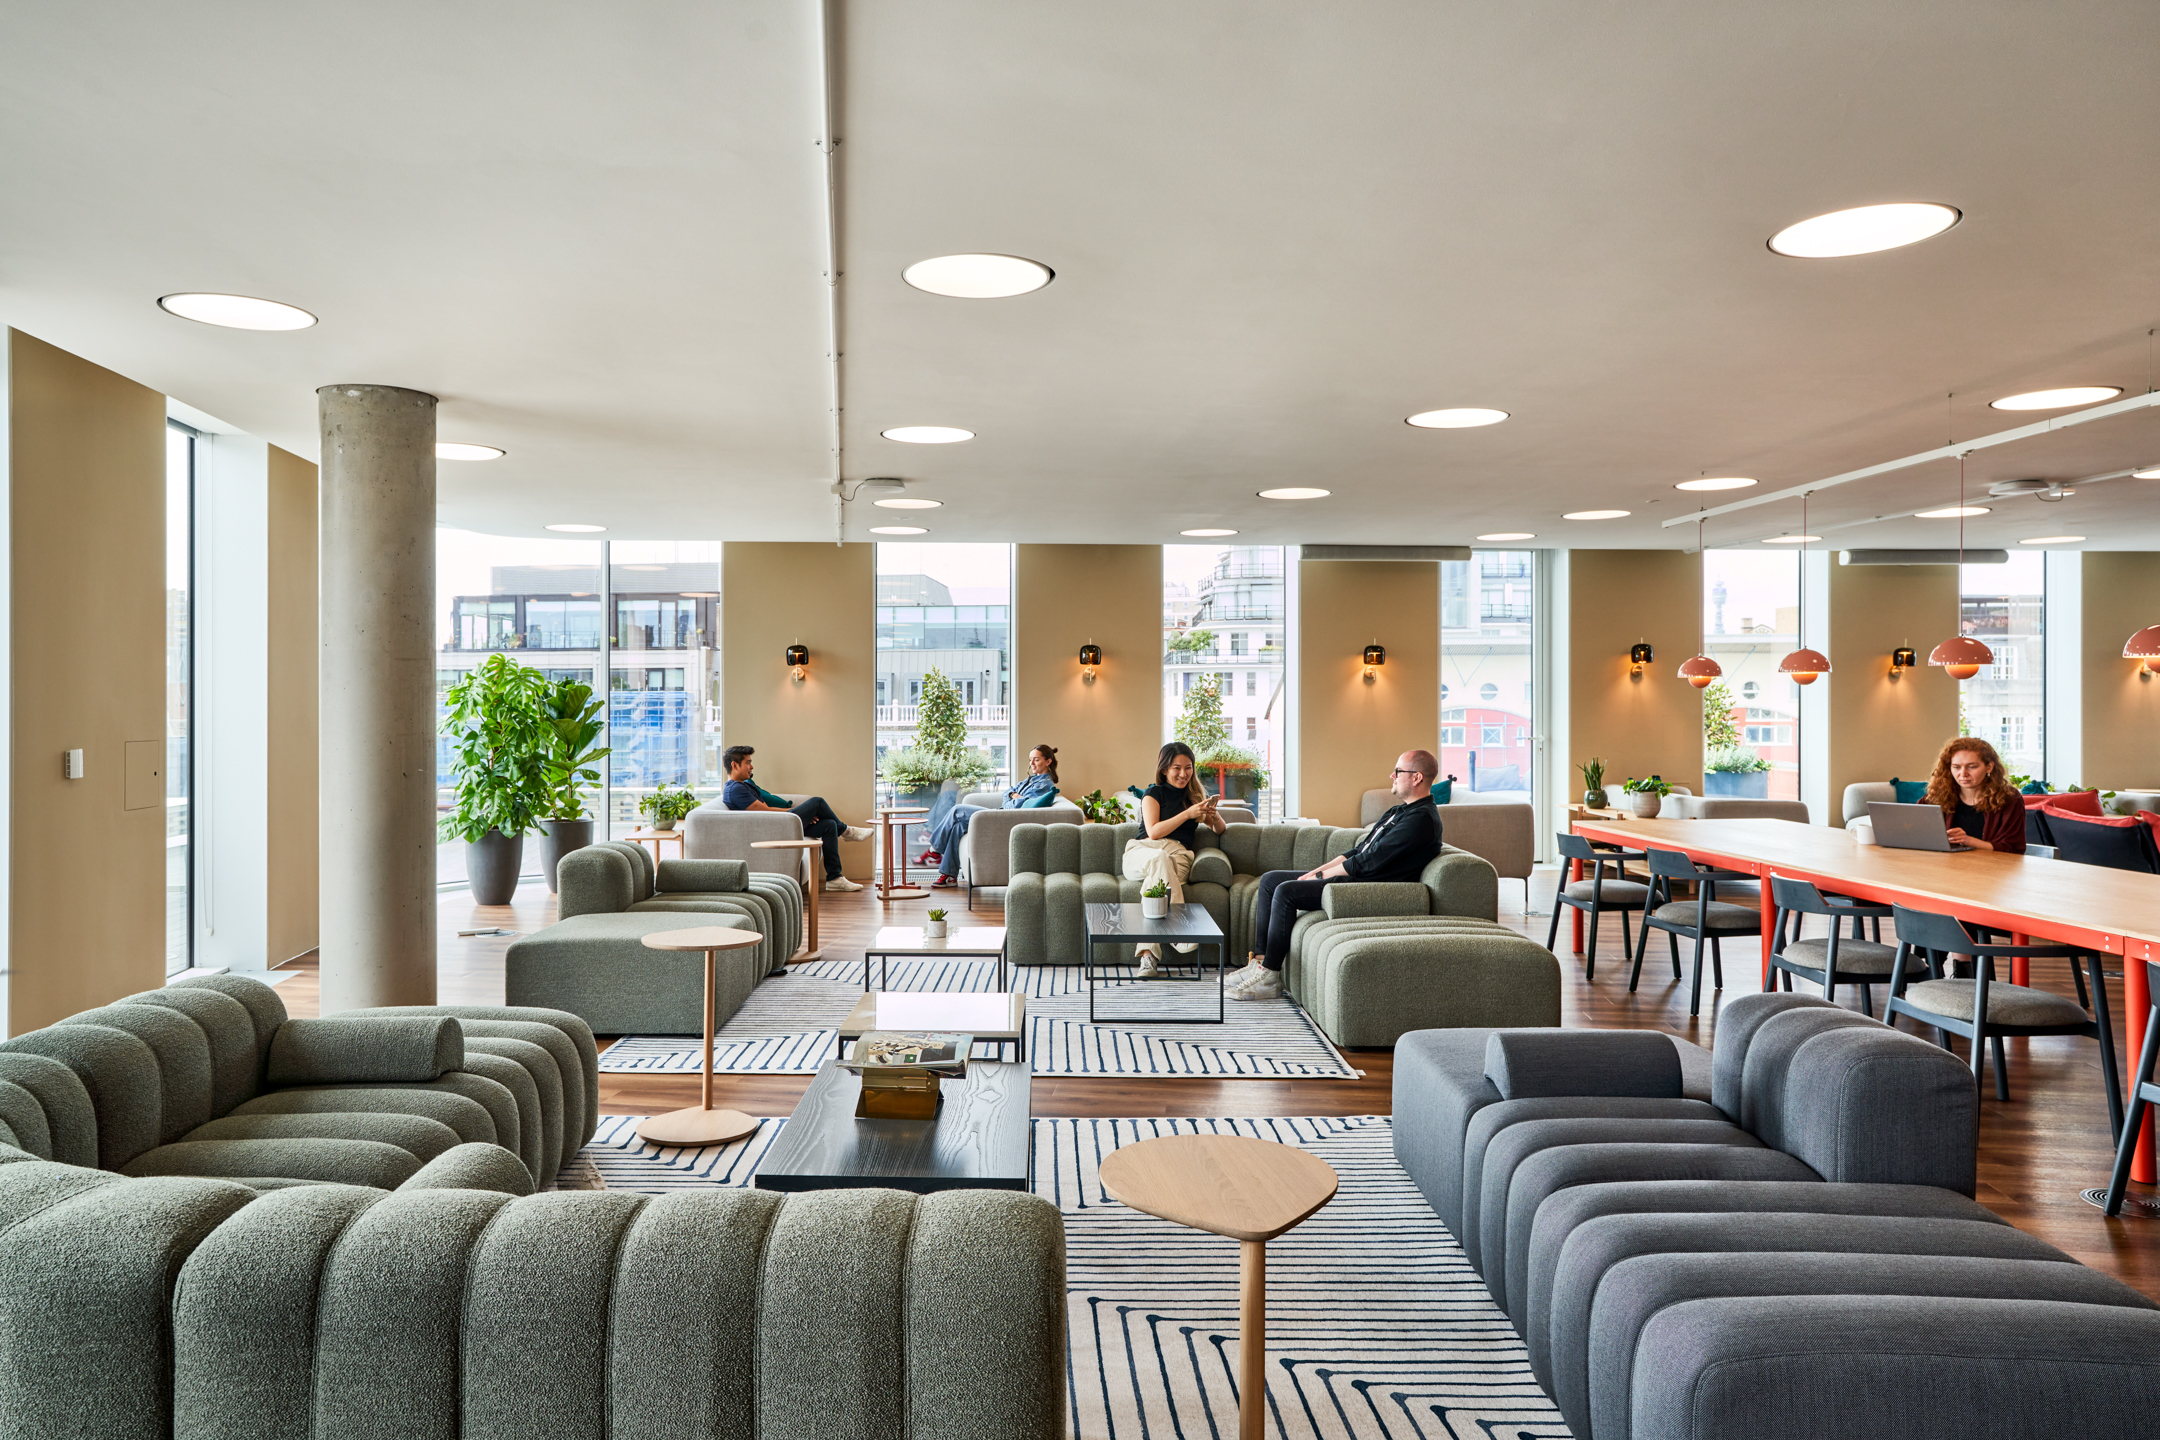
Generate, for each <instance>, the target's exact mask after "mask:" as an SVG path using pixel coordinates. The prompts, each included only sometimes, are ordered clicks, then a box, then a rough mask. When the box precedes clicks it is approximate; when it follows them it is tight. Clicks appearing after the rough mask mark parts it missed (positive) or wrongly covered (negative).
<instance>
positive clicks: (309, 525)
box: [263, 445, 321, 965]
mask: <svg viewBox="0 0 2160 1440" xmlns="http://www.w3.org/2000/svg"><path fill="white" fill-rule="evenodd" d="M269 470H270V474H269V516H268V519H269V532H270V544H269V559H270V574H269V584H268V587H267V593H268V600H269V604H268V607H267V619H268V625H267V629H268V650H269V653H268V656H267V657H266V658H267V669H268V672H269V687H268V689H269V696H268V698H269V723H268V726H267V744H266V747H265V754H264V757H263V762H264V766H265V768H266V769H267V770H268V772H269V775H268V780H269V784H268V787H267V788H268V792H269V802H270V803H269V814H268V816H267V817H266V819H265V822H264V823H265V824H266V825H267V826H268V831H269V846H268V859H269V876H268V883H267V886H266V891H267V896H268V900H269V916H268V921H267V926H266V933H267V937H268V943H267V944H266V946H265V955H266V956H267V958H268V960H269V962H270V963H271V964H272V965H276V964H279V963H280V962H282V961H285V960H289V959H291V958H292V957H293V956H295V955H303V954H305V953H307V952H308V951H310V950H312V949H314V948H315V944H316V941H317V940H318V938H319V932H318V929H317V923H316V922H317V904H318V900H319V898H320V886H321V876H320V874H319V873H318V871H317V850H318V842H319V839H320V837H319V836H318V834H317V833H316V814H317V809H318V805H319V801H320V796H319V794H318V790H317V780H318V777H317V774H316V737H315V723H316V716H317V711H318V709H319V706H318V703H317V695H316V683H315V679H316V677H315V656H316V647H315V637H316V628H315V621H316V595H315V550H316V545H315V509H316V506H315V467H314V466H313V465H312V464H310V463H309V462H308V461H305V460H302V459H301V458H299V457H298V456H297V455H288V454H287V453H285V452H284V451H283V450H280V449H278V448H277V447H276V446H275V445H273V446H271V447H270V456H269Z"/></svg>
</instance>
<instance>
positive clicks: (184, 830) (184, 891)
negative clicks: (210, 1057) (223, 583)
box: [165, 425, 195, 975]
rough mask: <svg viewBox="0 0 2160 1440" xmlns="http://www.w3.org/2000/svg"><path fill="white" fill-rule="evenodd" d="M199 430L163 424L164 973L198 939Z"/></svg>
mask: <svg viewBox="0 0 2160 1440" xmlns="http://www.w3.org/2000/svg"><path fill="white" fill-rule="evenodd" d="M194 556H195V432H194V431H192V430H189V429H187V428H185V427H183V426H179V425H168V426H166V427H165V973H166V974H168V975H170V974H173V973H174V972H176V971H180V970H185V969H187V968H188V965H189V963H190V955H191V953H192V949H193V941H194V933H195V926H194V912H193V910H192V908H191V905H190V897H191V894H192V891H191V888H190V881H191V878H192V875H193V866H192V862H191V860H190V856H191V854H192V851H193V847H192V846H191V845H190V844H189V839H190V836H191V833H192V816H191V815H190V813H189V801H190V799H191V798H192V796H193V793H194V783H193V781H194V771H193V761H192V757H191V756H190V754H189V750H188V723H189V712H190V711H191V710H192V709H193V705H192V701H193V698H194V689H195V660H194V653H195V651H194V641H193V633H192V632H193V629H194V626H193V623H192V622H193V619H194V614H195V611H194V600H193V596H194V589H195V587H194V574H195V564H194Z"/></svg>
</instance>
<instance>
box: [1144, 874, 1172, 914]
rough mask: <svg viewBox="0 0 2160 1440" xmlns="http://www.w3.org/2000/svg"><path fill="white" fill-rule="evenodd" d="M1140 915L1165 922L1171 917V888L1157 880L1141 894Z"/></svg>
mask: <svg viewBox="0 0 2160 1440" xmlns="http://www.w3.org/2000/svg"><path fill="white" fill-rule="evenodd" d="M1140 913H1141V914H1142V915H1144V916H1146V917H1147V918H1148V919H1150V920H1165V919H1168V918H1169V916H1170V887H1169V886H1168V885H1165V884H1163V882H1162V881H1160V880H1157V881H1156V882H1155V883H1154V884H1152V885H1150V886H1148V887H1147V889H1145V890H1142V891H1141V892H1140Z"/></svg>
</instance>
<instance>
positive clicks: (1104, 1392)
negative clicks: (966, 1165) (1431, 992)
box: [564, 1116, 1568, 1440]
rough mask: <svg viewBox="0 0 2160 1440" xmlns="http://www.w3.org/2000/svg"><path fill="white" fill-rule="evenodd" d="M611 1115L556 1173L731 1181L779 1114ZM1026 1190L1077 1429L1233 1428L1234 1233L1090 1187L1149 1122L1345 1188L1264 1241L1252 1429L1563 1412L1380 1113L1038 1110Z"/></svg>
mask: <svg viewBox="0 0 2160 1440" xmlns="http://www.w3.org/2000/svg"><path fill="white" fill-rule="evenodd" d="M637 1123H638V1122H637V1119H636V1118H634V1117H626V1116H610V1117H608V1118H607V1119H606V1120H604V1121H603V1122H602V1128H601V1131H600V1134H599V1135H598V1136H597V1137H596V1138H595V1139H594V1140H593V1143H592V1144H591V1145H588V1146H587V1147H586V1148H585V1151H584V1153H583V1155H582V1156H581V1157H580V1161H579V1162H578V1163H579V1165H580V1166H589V1167H590V1168H589V1170H580V1173H579V1176H577V1177H573V1175H572V1174H571V1173H570V1172H569V1171H567V1170H566V1172H565V1176H564V1184H565V1185H566V1186H570V1185H574V1184H578V1183H582V1184H583V1185H585V1186H586V1187H588V1188H593V1187H596V1186H597V1184H599V1183H600V1182H603V1181H604V1183H605V1185H606V1186H607V1188H609V1189H620V1190H634V1191H666V1190H678V1189H689V1188H696V1187H701V1186H706V1185H746V1184H748V1183H749V1178H750V1175H751V1173H752V1172H753V1171H754V1170H755V1169H756V1168H757V1162H758V1160H759V1159H760V1158H762V1157H763V1155H764V1153H765V1152H766V1150H768V1149H769V1148H770V1147H771V1146H772V1143H773V1141H774V1140H775V1138H776V1137H777V1136H778V1133H779V1131H780V1129H781V1127H782V1126H784V1125H785V1124H786V1123H787V1122H786V1121H784V1120H766V1121H764V1122H763V1123H762V1124H761V1125H760V1126H759V1128H758V1133H757V1134H755V1135H753V1136H751V1137H750V1138H749V1139H747V1140H744V1141H741V1142H739V1143H737V1144H734V1145H727V1146H716V1147H712V1148H710V1149H706V1150H698V1151H682V1150H655V1149H652V1148H650V1147H648V1146H645V1145H644V1144H643V1143H642V1142H640V1141H639V1140H638V1139H637V1134H636V1129H637ZM1033 1124H1034V1131H1035V1180H1034V1190H1035V1193H1036V1194H1038V1195H1040V1196H1042V1197H1043V1198H1044V1199H1046V1200H1049V1201H1050V1202H1051V1203H1053V1204H1055V1205H1056V1206H1057V1207H1058V1209H1059V1211H1061V1212H1062V1213H1063V1215H1064V1217H1065V1243H1066V1292H1067V1297H1068V1299H1067V1303H1068V1307H1069V1308H1068V1312H1067V1322H1068V1329H1069V1334H1070V1347H1071V1348H1070V1353H1071V1364H1072V1369H1071V1391H1070V1394H1071V1421H1070V1428H1071V1433H1072V1434H1073V1436H1074V1437H1075V1440H1149V1437H1166V1440H1167V1437H1214V1440H1222V1437H1227V1436H1230V1435H1232V1434H1235V1433H1236V1429H1237V1368H1238V1333H1237V1332H1238V1318H1237V1316H1238V1247H1237V1243H1236V1242H1235V1241H1233V1240H1226V1239H1224V1238H1222V1237H1221V1236H1217V1235H1208V1234H1203V1233H1201V1232H1199V1231H1196V1230H1188V1229H1186V1228H1185V1227H1184V1226H1182V1225H1174V1224H1171V1223H1170V1222H1169V1221H1167V1220H1158V1219H1156V1218H1154V1217H1153V1216H1150V1215H1143V1214H1141V1213H1140V1212H1139V1211H1137V1210H1132V1209H1128V1208H1127V1207H1125V1206H1124V1205H1121V1204H1119V1203H1118V1202H1117V1201H1115V1200H1112V1199H1110V1198H1109V1197H1108V1196H1107V1195H1105V1194H1104V1193H1103V1190H1102V1186H1101V1184H1100V1183H1099V1182H1098V1180H1097V1179H1096V1173H1095V1172H1096V1166H1097V1163H1098V1162H1099V1161H1100V1159H1101V1157H1102V1156H1103V1155H1105V1154H1107V1153H1108V1152H1110V1151H1112V1150H1115V1149H1116V1148H1118V1147H1119V1146H1120V1145H1130V1144H1132V1143H1134V1142H1135V1141H1139V1140H1148V1139H1153V1138H1155V1137H1156V1136H1159V1135H1190V1134H1196V1133H1210V1134H1234V1135H1250V1136H1256V1137H1258V1138H1260V1139H1263V1140H1276V1141H1280V1142H1282V1143H1283V1144H1286V1145H1296V1146H1299V1147H1301V1148H1303V1149H1306V1150H1309V1151H1311V1152H1312V1153H1313V1154H1315V1155H1318V1156H1319V1157H1320V1158H1321V1159H1323V1160H1325V1161H1327V1162H1328V1164H1330V1165H1332V1166H1334V1167H1335V1172H1336V1174H1337V1175H1339V1176H1340V1177H1341V1189H1340V1191H1339V1192H1338V1193H1337V1194H1336V1197H1335V1199H1334V1200H1332V1201H1330V1202H1329V1203H1328V1204H1327V1205H1326V1206H1325V1207H1323V1208H1322V1209H1321V1210H1320V1212H1319V1213H1318V1214H1316V1215H1314V1216H1313V1217H1312V1218H1311V1219H1310V1220H1307V1221H1306V1222H1305V1223H1304V1224H1302V1225H1300V1226H1298V1227H1297V1228H1296V1229H1294V1230H1292V1231H1290V1233H1288V1234H1287V1235H1284V1236H1282V1237H1280V1238H1279V1239H1276V1240H1274V1241H1271V1242H1269V1245H1268V1409H1269V1423H1268V1433H1269V1434H1270V1435H1277V1436H1282V1437H1285V1440H1382V1437H1387V1440H1405V1437H1413V1436H1414V1437H1420V1440H1548V1437H1564V1436H1566V1435H1567V1433H1568V1431H1567V1427H1566V1425H1565V1424H1564V1423H1563V1422H1562V1421H1561V1419H1560V1416H1559V1412H1558V1411H1557V1410H1555V1409H1554V1408H1553V1404H1552V1402H1551V1401H1550V1400H1549V1399H1548V1398H1546V1395H1545V1392H1544V1391H1543V1390H1542V1389H1541V1388H1539V1386H1538V1383H1537V1381H1536V1380H1535V1379H1534V1378H1533V1377H1532V1376H1531V1374H1530V1364H1529V1359H1528V1357H1527V1355H1526V1354H1525V1352H1524V1349H1523V1344H1522V1341H1521V1339H1520V1338H1519V1337H1518V1336H1517V1335H1516V1334H1515V1331H1514V1328H1513V1327H1512V1326H1510V1325H1509V1324H1508V1321H1507V1317H1506V1316H1505V1315H1503V1314H1502V1313H1501V1312H1500V1310H1499V1308H1498V1307H1496V1306H1495V1305H1494V1304H1493V1303H1492V1299H1491V1297H1490V1296H1489V1295H1487V1293H1486V1291H1485V1285H1484V1282H1483V1281H1481V1280H1479V1279H1478V1277H1477V1272H1476V1271H1474V1270H1473V1269H1471V1267H1470V1263H1469V1261H1468V1260H1467V1259H1465V1258H1464V1256H1463V1253H1462V1250H1461V1248H1460V1247H1459V1246H1458V1245H1456V1243H1455V1239H1454V1237H1453V1236H1451V1235H1450V1234H1448V1232H1447V1228H1446V1227H1445V1226H1443V1225H1442V1224H1441V1223H1440V1220H1439V1217H1437V1216H1436V1215H1434V1214H1433V1212H1432V1209H1431V1207H1430V1206H1428V1205H1427V1204H1426V1203H1425V1200H1424V1197H1422V1196H1421V1195H1419V1194H1418V1192H1417V1187H1416V1186H1414V1185H1412V1184H1411V1183H1410V1178H1409V1176H1407V1175H1405V1174H1404V1173H1403V1170H1402V1167H1401V1166H1400V1165H1398V1164H1396V1162H1395V1153H1394V1144H1393V1141H1394V1134H1393V1128H1392V1126H1391V1125H1390V1123H1389V1122H1388V1120H1387V1119H1385V1118H1384V1117H1378V1116H1362V1117H1356V1118H1350V1119H1274V1120H1230V1119H1214V1120H1176V1119H1147V1120H1036V1121H1034V1122H1033Z"/></svg>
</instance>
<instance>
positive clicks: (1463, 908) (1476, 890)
mask: <svg viewBox="0 0 2160 1440" xmlns="http://www.w3.org/2000/svg"><path fill="white" fill-rule="evenodd" d="M1418 878H1419V879H1421V880H1422V881H1423V882H1424V884H1425V888H1426V889H1427V890H1429V891H1431V892H1432V913H1433V914H1435V915H1463V916H1468V917H1470V918H1472V919H1477V920H1498V919H1499V918H1500V872H1499V871H1498V870H1497V869H1495V868H1494V867H1493V864H1492V862H1491V861H1489V860H1486V859H1484V858H1483V857H1482V856H1477V855H1473V854H1471V853H1470V852H1469V851H1467V850H1458V849H1456V848H1455V847H1454V846H1453V845H1443V846H1441V847H1440V853H1439V854H1438V855H1436V856H1434V857H1433V859H1432V861H1431V862H1430V863H1429V864H1427V865H1426V867H1425V872H1424V874H1422V875H1421V876H1419V877H1418ZM1328 888H1329V889H1331V890H1332V889H1333V888H1335V887H1333V886H1332V885H1331V886H1329V887H1328Z"/></svg>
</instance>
